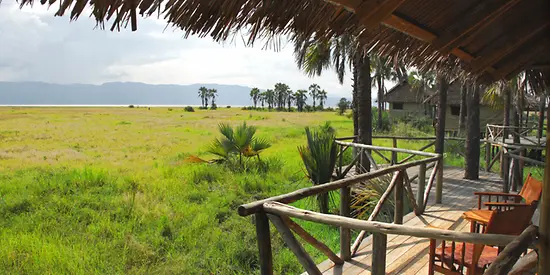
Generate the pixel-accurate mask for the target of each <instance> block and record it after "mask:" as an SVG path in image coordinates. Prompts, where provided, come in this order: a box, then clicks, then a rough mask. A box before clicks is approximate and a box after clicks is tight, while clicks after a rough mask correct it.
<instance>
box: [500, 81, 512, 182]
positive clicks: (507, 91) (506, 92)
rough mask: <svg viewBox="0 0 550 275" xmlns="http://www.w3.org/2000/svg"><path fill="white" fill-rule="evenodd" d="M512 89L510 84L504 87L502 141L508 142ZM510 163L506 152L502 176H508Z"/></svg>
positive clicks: (501, 171) (501, 160) (502, 162)
mask: <svg viewBox="0 0 550 275" xmlns="http://www.w3.org/2000/svg"><path fill="white" fill-rule="evenodd" d="M511 92H512V91H511V90H510V87H508V85H506V86H505V87H504V93H503V94H504V121H503V122H502V125H503V126H504V128H503V130H502V143H506V138H507V137H508V129H507V128H506V127H507V126H509V125H510V109H511V108H510V105H511V104H510V97H511ZM501 150H504V148H502V147H501ZM507 163H508V157H507V156H506V155H505V154H504V152H503V154H501V155H500V177H501V178H506V177H507V175H506V171H507V170H508V169H507V167H505V166H507Z"/></svg>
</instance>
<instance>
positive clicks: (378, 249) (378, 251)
mask: <svg viewBox="0 0 550 275" xmlns="http://www.w3.org/2000/svg"><path fill="white" fill-rule="evenodd" d="M372 237H373V238H372V242H373V243H372V275H385V274H386V245H387V241H388V237H387V236H386V235H385V234H382V233H373V234H372Z"/></svg>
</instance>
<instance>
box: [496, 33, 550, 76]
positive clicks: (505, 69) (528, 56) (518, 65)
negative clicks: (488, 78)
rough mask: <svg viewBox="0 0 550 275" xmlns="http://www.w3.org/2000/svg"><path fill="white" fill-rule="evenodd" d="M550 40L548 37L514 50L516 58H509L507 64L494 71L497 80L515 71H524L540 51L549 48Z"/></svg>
mask: <svg viewBox="0 0 550 275" xmlns="http://www.w3.org/2000/svg"><path fill="white" fill-rule="evenodd" d="M549 40H550V39H548V38H547V39H544V40H542V41H536V42H535V45H532V46H530V47H528V48H527V47H525V46H524V47H521V48H520V49H519V50H516V51H514V53H517V55H516V56H515V57H514V58H510V59H509V60H507V62H506V63H505V64H502V65H501V66H500V68H498V70H497V71H495V72H494V73H493V77H494V78H495V80H499V79H503V78H508V77H510V76H513V75H515V74H516V73H515V72H518V71H522V70H523V69H525V68H526V67H527V66H528V65H529V64H532V63H533V62H535V61H536V58H537V57H538V55H539V54H540V53H542V52H544V51H546V50H548V47H549V44H550V43H549ZM510 55H511V54H510Z"/></svg>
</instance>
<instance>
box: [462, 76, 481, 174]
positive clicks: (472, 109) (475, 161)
mask: <svg viewBox="0 0 550 275" xmlns="http://www.w3.org/2000/svg"><path fill="white" fill-rule="evenodd" d="M480 89H481V87H479V85H478V84H477V83H474V84H473V85H471V86H469V89H468V91H469V93H468V111H467V112H468V114H467V116H468V119H467V124H468V127H467V135H466V157H465V160H466V165H465V167H464V178H465V179H469V180H478V179H479V156H480V139H481V129H480V123H479V101H480V99H479V94H480V91H479V90H480Z"/></svg>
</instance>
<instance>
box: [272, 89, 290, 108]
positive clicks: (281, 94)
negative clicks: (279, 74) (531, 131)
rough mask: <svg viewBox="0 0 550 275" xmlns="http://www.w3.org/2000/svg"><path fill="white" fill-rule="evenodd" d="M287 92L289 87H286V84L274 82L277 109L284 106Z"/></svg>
mask: <svg viewBox="0 0 550 275" xmlns="http://www.w3.org/2000/svg"><path fill="white" fill-rule="evenodd" d="M289 92H290V88H289V87H288V85H286V84H284V83H277V84H275V99H276V101H277V108H278V109H279V110H282V109H283V108H284V106H285V103H286V101H287V99H286V98H287V96H288V94H289Z"/></svg>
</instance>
